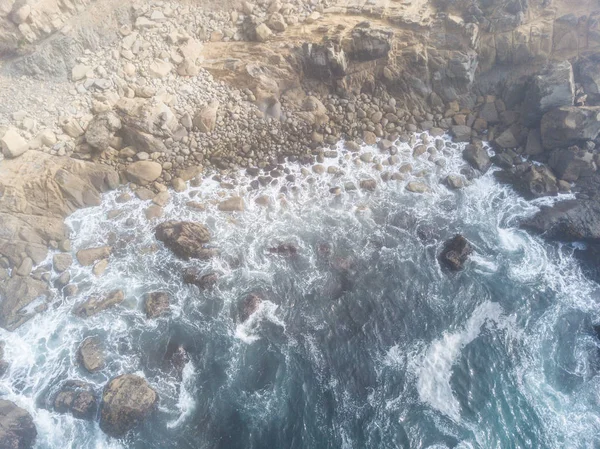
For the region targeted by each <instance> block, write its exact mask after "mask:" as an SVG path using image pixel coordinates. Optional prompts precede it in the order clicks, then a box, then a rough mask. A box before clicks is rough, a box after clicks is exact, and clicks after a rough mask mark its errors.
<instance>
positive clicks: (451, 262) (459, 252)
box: [440, 235, 473, 271]
mask: <svg viewBox="0 0 600 449" xmlns="http://www.w3.org/2000/svg"><path fill="white" fill-rule="evenodd" d="M472 252H473V247H472V246H471V244H470V243H469V242H468V241H467V239H466V238H464V237H463V236H462V235H456V236H455V237H453V238H452V239H450V240H448V241H447V242H446V243H445V244H444V249H442V252H441V253H440V262H442V264H443V265H444V266H446V267H447V268H448V269H450V270H452V271H459V270H462V269H463V267H464V264H465V262H466V261H467V259H468V257H469V255H470V254H471V253H472Z"/></svg>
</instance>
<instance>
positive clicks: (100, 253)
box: [76, 246, 112, 267]
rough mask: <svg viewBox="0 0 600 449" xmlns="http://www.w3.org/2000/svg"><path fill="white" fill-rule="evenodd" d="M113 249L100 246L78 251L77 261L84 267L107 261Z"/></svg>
mask: <svg viewBox="0 0 600 449" xmlns="http://www.w3.org/2000/svg"><path fill="white" fill-rule="evenodd" d="M111 252H112V248H111V247H110V246H98V247H96V248H87V249H81V250H79V251H77V254H76V257H77V261H78V262H79V263H80V264H81V265H83V266H86V267H87V266H90V265H93V264H94V263H95V262H97V261H99V260H102V259H106V258H108V256H110V253H111Z"/></svg>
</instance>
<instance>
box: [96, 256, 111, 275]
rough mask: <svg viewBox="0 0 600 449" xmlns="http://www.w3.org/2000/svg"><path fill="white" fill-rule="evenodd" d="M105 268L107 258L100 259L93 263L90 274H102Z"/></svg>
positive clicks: (106, 266)
mask: <svg viewBox="0 0 600 449" xmlns="http://www.w3.org/2000/svg"><path fill="white" fill-rule="evenodd" d="M107 268H108V259H102V260H101V261H99V262H97V263H96V264H95V265H94V268H92V274H93V275H94V276H102V275H103V274H104V272H105V271H106V269H107Z"/></svg>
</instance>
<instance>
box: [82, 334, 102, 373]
mask: <svg viewBox="0 0 600 449" xmlns="http://www.w3.org/2000/svg"><path fill="white" fill-rule="evenodd" d="M77 361H78V362H79V364H80V365H81V366H83V367H84V368H85V369H86V370H87V371H88V372H90V373H95V372H96V371H100V370H101V369H102V368H104V364H105V362H104V348H103V345H102V341H101V340H100V339H99V338H98V337H88V338H86V339H85V340H83V342H82V343H81V345H80V346H79V348H78V349H77Z"/></svg>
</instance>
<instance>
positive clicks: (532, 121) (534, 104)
mask: <svg viewBox="0 0 600 449" xmlns="http://www.w3.org/2000/svg"><path fill="white" fill-rule="evenodd" d="M525 92H526V94H525V99H524V101H523V119H524V121H525V125H526V126H528V127H531V128H533V127H536V126H537V125H538V124H539V122H540V120H541V119H542V116H543V115H544V114H545V113H546V112H548V111H550V110H551V109H554V108H557V107H560V106H572V105H573V100H574V98H575V82H574V79H573V67H572V66H571V64H570V63H569V61H561V62H551V63H549V64H548V65H547V66H546V67H545V68H544V69H543V70H542V71H541V73H539V74H538V75H535V76H534V77H533V78H532V79H531V81H530V82H529V85H528V86H527V89H526V91H525Z"/></svg>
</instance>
